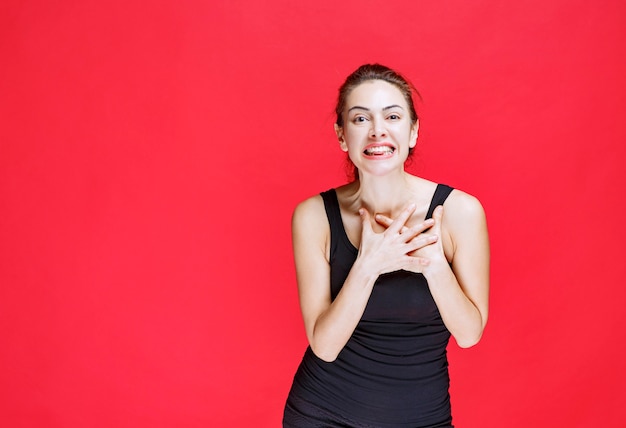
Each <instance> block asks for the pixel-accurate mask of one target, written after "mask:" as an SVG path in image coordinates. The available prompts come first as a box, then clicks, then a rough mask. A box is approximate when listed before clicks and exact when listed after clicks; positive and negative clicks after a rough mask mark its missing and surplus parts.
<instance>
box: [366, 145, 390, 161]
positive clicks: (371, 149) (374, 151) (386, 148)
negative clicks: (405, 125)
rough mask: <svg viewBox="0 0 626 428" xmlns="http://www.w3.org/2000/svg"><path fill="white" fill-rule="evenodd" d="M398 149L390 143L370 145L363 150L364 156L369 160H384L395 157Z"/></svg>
mask: <svg viewBox="0 0 626 428" xmlns="http://www.w3.org/2000/svg"><path fill="white" fill-rule="evenodd" d="M395 151H396V148H395V147H394V146H393V145H392V144H390V143H374V144H369V145H368V146H367V147H365V150H363V154H364V155H365V156H366V157H368V158H374V159H377V158H378V159H382V158H388V157H390V156H392V155H393V153H394V152H395Z"/></svg>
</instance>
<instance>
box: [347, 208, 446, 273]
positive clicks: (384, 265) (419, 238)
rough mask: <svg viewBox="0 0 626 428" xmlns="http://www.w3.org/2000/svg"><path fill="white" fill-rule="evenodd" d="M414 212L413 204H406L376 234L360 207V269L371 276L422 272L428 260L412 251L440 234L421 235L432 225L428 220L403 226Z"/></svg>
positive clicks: (427, 243)
mask: <svg viewBox="0 0 626 428" xmlns="http://www.w3.org/2000/svg"><path fill="white" fill-rule="evenodd" d="M414 211H415V205H414V204H410V205H408V206H407V207H406V208H405V209H404V210H402V213H401V214H400V215H399V216H398V217H397V218H396V219H395V220H393V222H392V223H391V224H390V225H389V227H388V228H387V229H386V230H385V231H384V232H381V233H377V232H375V231H374V229H373V228H372V221H371V217H370V215H369V212H368V211H367V210H366V209H364V208H361V209H360V210H359V214H360V216H361V222H362V232H361V245H360V248H359V258H360V259H361V260H360V261H361V263H360V265H361V266H362V267H363V269H367V270H368V271H370V272H371V273H372V274H374V275H380V274H383V273H388V272H394V271H397V270H401V269H402V270H406V271H410V272H415V273H421V272H422V269H423V268H424V267H425V266H427V265H428V263H429V261H428V260H427V259H424V258H422V257H418V256H417V255H415V254H414V252H415V251H416V250H418V249H420V248H422V247H425V246H427V245H431V244H434V243H435V242H437V240H438V239H439V237H438V236H436V235H432V234H428V235H426V234H422V232H424V231H425V230H427V229H428V228H430V227H431V226H432V225H433V221H432V220H430V219H429V220H426V221H424V222H422V223H420V224H418V225H415V226H411V227H409V226H407V225H406V222H407V221H408V220H409V218H410V217H411V215H412V214H413V212H414Z"/></svg>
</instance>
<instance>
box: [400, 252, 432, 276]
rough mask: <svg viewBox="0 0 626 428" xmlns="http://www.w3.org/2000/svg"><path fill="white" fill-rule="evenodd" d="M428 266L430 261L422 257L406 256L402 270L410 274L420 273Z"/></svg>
mask: <svg viewBox="0 0 626 428" xmlns="http://www.w3.org/2000/svg"><path fill="white" fill-rule="evenodd" d="M429 264H430V260H428V259H425V258H423V257H414V256H408V257H407V258H406V261H405V263H404V266H403V269H404V270H408V271H410V272H415V273H422V271H423V269H424V268H425V267H426V266H428V265H429Z"/></svg>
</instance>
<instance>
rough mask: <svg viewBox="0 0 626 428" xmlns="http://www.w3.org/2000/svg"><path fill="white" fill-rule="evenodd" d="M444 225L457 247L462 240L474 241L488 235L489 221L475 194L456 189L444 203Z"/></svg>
mask: <svg viewBox="0 0 626 428" xmlns="http://www.w3.org/2000/svg"><path fill="white" fill-rule="evenodd" d="M443 207H444V208H443V220H442V226H443V228H444V229H445V230H446V231H447V233H448V234H449V236H450V238H451V239H452V241H453V245H454V247H455V248H458V245H459V244H460V243H461V242H466V243H472V242H476V241H477V240H483V239H485V238H486V236H487V223H486V218H485V211H484V209H483V206H482V204H481V203H480V201H479V200H478V198H476V197H475V196H473V195H470V194H469V193H466V192H463V191H462V190H458V189H454V190H453V191H452V193H450V196H448V199H446V201H445V203H444V205H443Z"/></svg>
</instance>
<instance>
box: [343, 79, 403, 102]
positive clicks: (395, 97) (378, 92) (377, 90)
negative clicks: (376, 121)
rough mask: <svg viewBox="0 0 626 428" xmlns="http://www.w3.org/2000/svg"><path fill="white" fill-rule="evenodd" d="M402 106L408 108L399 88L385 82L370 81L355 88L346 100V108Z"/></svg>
mask: <svg viewBox="0 0 626 428" xmlns="http://www.w3.org/2000/svg"><path fill="white" fill-rule="evenodd" d="M394 104H397V105H400V106H402V107H404V108H407V103H406V100H405V98H404V95H403V94H402V92H401V91H400V89H398V87H397V86H395V85H393V84H391V83H389V82H385V81H384V80H368V81H367V82H363V83H361V84H360V85H359V86H357V87H356V88H354V89H353V90H352V92H350V94H349V95H348V97H347V98H346V107H347V108H348V109H349V108H351V107H353V106H361V107H367V108H376V107H380V108H382V107H386V106H390V105H394Z"/></svg>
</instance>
